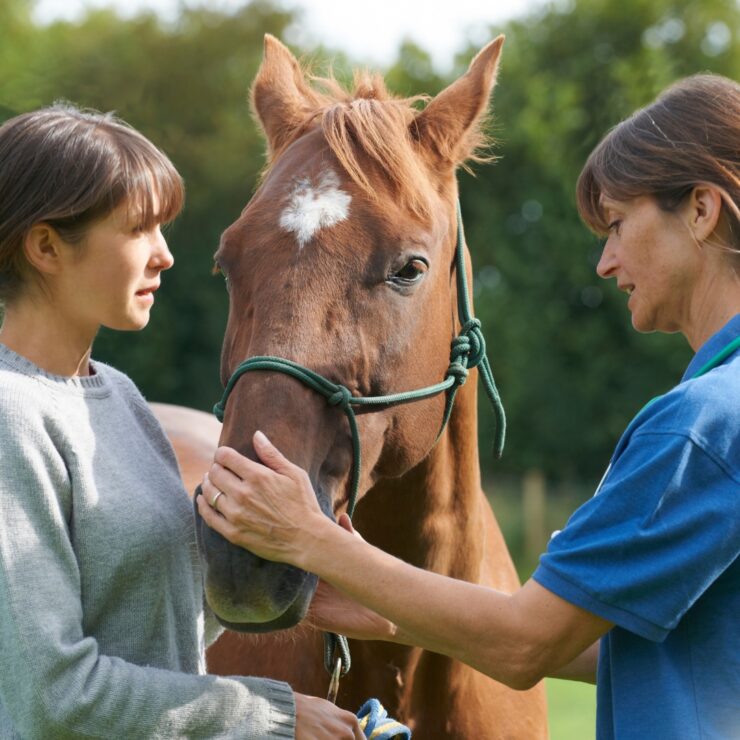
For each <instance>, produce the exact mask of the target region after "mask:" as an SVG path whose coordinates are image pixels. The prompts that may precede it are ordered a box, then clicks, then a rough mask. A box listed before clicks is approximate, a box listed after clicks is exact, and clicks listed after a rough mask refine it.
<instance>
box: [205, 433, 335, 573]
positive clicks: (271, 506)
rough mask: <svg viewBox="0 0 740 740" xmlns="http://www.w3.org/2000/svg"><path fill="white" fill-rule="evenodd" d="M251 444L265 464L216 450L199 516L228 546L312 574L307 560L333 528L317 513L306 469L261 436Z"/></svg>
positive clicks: (330, 523)
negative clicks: (295, 566)
mask: <svg viewBox="0 0 740 740" xmlns="http://www.w3.org/2000/svg"><path fill="white" fill-rule="evenodd" d="M253 445H254V449H255V452H256V453H257V455H258V457H259V458H260V460H261V461H262V464H261V463H258V462H254V461H253V460H250V459H249V458H247V457H244V456H243V455H240V454H239V453H238V452H236V450H233V449H231V448H230V447H219V448H218V450H216V454H215V456H214V463H213V465H212V466H211V469H210V471H209V472H208V473H206V475H205V477H204V479H203V484H202V487H201V490H202V494H203V495H201V496H199V497H198V511H199V512H200V515H201V516H202V517H203V519H204V520H205V522H206V524H207V525H208V526H209V527H211V529H213V530H215V531H216V532H218V533H219V534H221V535H223V536H224V537H225V538H226V539H227V540H229V542H232V543H233V544H235V545H239V546H240V547H244V548H246V549H247V550H251V551H252V552H254V553H255V554H257V555H259V556H260V557H263V558H266V559H268V560H278V561H281V562H286V563H291V564H293V565H297V566H299V567H303V568H304V569H306V570H309V569H310V568H307V567H305V566H304V564H303V563H302V562H301V561H302V559H303V557H304V556H307V555H308V554H310V551H311V547H312V546H313V545H314V544H316V545H318V544H319V541H320V539H321V537H322V535H321V534H320V533H321V532H324V531H325V530H326V529H327V528H329V529H330V528H332V527H333V526H334V525H333V523H332V522H331V521H330V520H329V519H328V518H327V517H326V516H325V515H324V514H323V513H322V511H321V509H320V508H319V504H318V501H317V500H316V494H315V493H314V491H313V487H312V486H311V482H310V481H309V479H308V475H307V474H306V472H305V471H304V470H302V469H301V468H299V467H298V466H297V465H294V464H293V463H291V462H290V461H289V460H288V459H286V458H285V457H284V456H283V455H282V454H281V453H280V451H279V450H278V449H277V448H276V447H274V446H273V445H272V444H271V443H270V441H269V440H268V439H267V437H265V435H264V434H262V432H256V433H255V435H254V438H253ZM216 497H218V498H216ZM214 502H215V507H214V505H213V504H214Z"/></svg>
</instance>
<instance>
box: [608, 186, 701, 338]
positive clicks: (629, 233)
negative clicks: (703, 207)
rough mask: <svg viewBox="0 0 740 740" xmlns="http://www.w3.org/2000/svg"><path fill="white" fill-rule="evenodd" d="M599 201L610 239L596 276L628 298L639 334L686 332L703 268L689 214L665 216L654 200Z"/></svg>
mask: <svg viewBox="0 0 740 740" xmlns="http://www.w3.org/2000/svg"><path fill="white" fill-rule="evenodd" d="M601 202H602V205H603V207H604V211H605V213H606V215H607V219H608V223H609V236H608V238H607V240H606V244H605V245H604V251H603V253H602V255H601V259H600V260H599V264H598V266H597V268H596V271H597V273H598V274H599V275H600V276H601V277H603V278H614V279H615V280H616V281H617V286H618V288H619V289H620V290H623V291H625V292H626V293H627V294H628V295H629V299H628V301H627V307H628V308H629V310H630V312H631V313H632V325H633V326H634V328H635V329H636V330H637V331H640V332H651V331H662V332H676V331H685V329H686V327H688V326H689V324H690V321H691V311H692V302H693V299H694V297H695V293H696V288H697V285H698V280H699V277H700V275H701V273H702V269H703V264H702V260H701V249H700V248H699V245H698V244H697V243H696V241H695V240H694V238H693V235H692V232H691V230H690V228H689V225H688V218H689V216H688V213H687V212H684V211H682V210H681V209H679V210H678V211H677V212H675V213H667V212H666V211H664V210H662V209H661V208H660V207H659V206H658V203H657V201H656V200H655V199H654V198H652V197H650V196H641V197H639V198H635V199H633V200H629V201H615V200H610V199H609V198H606V197H603V198H602V201H601Z"/></svg>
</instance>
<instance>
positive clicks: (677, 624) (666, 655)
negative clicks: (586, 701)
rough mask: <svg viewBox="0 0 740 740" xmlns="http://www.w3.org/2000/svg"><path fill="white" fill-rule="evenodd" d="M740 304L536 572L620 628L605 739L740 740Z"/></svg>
mask: <svg viewBox="0 0 740 740" xmlns="http://www.w3.org/2000/svg"><path fill="white" fill-rule="evenodd" d="M738 336H740V314H738V315H737V316H735V317H734V318H733V319H731V320H730V321H729V323H727V324H726V325H725V326H724V327H723V328H722V329H721V330H720V331H719V332H718V333H717V334H715V335H714V336H713V337H712V338H711V339H709V341H707V342H706V344H704V346H702V347H701V349H700V350H699V351H698V352H697V354H696V355H695V357H694V359H693V360H692V361H691V363H690V364H689V367H688V369H687V370H686V373H685V374H684V376H683V379H682V380H681V382H680V383H679V384H678V385H677V386H676V387H675V388H674V389H673V390H671V391H670V392H669V393H666V394H665V395H664V396H661V397H659V398H657V399H655V400H653V401H652V402H651V403H649V404H648V405H647V406H646V407H645V408H643V409H642V411H640V413H639V414H638V415H637V416H636V417H635V419H634V420H633V421H632V422H631V423H630V425H629V426H628V427H627V429H626V431H625V432H624V435H623V436H622V438H621V439H620V440H619V444H618V445H617V448H616V450H615V452H614V456H613V457H612V460H611V464H610V467H609V469H608V471H607V473H606V475H605V476H604V480H603V481H602V483H601V485H600V487H599V489H598V491H597V493H596V495H595V496H594V497H593V498H592V499H591V500H590V501H588V502H587V503H586V504H584V505H583V506H582V507H581V508H580V509H578V510H577V511H576V512H575V514H573V516H572V517H571V518H570V520H569V521H568V524H567V525H566V527H565V529H563V530H562V531H561V532H560V533H558V534H556V535H555V536H554V537H553V538H552V540H551V541H550V545H549V547H548V550H547V552H546V553H545V554H544V555H543V556H542V558H541V560H540V565H539V567H538V568H537V570H536V571H535V573H534V575H533V578H534V579H535V580H536V581H537V582H538V583H540V584H541V585H542V586H544V587H545V588H547V589H548V590H549V591H552V592H553V593H555V594H557V595H558V596H560V597H562V598H563V599H565V600H567V601H569V602H571V603H573V604H576V605H577V606H580V607H582V608H583V609H586V610H588V611H590V612H592V613H594V614H597V615H599V616H600V617H603V618H604V619H607V620H609V621H611V622H614V624H615V625H616V626H615V627H614V628H613V629H612V630H610V631H609V632H608V633H607V634H606V635H605V636H604V637H603V638H602V641H601V652H600V656H599V668H598V680H597V721H596V724H597V732H596V736H597V738H598V739H599V740H610V739H611V738H615V739H616V740H632V739H633V738H634V739H635V740H636V739H638V738H639V739H640V740H644V739H645V738H647V739H648V740H699V739H702V740H703V739H704V738H707V739H708V738H712V739H715V738H716V739H717V740H719V739H720V738H721V739H722V740H728V739H729V738H734V739H735V740H737V739H739V738H740V349H737V350H735V351H734V352H733V353H732V354H730V355H729V356H728V357H727V358H726V359H724V360H723V361H722V363H721V364H720V365H719V366H717V367H716V368H714V369H712V370H710V371H709V372H707V373H706V374H704V375H702V376H700V377H698V378H694V377H693V376H694V375H695V374H696V372H697V371H698V370H699V369H700V368H702V367H703V366H704V365H705V364H706V363H707V362H708V361H709V360H710V359H712V358H713V357H715V356H716V355H717V354H718V353H719V352H720V351H721V350H722V349H723V348H725V347H727V345H728V344H729V343H730V342H732V341H733V340H735V339H736V338H737V337H738Z"/></svg>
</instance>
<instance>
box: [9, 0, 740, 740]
mask: <svg viewBox="0 0 740 740" xmlns="http://www.w3.org/2000/svg"><path fill="white" fill-rule="evenodd" d="M32 10H33V2H32V0H2V2H0V121H2V120H5V119H6V118H9V117H11V116H12V115H14V114H16V113H21V112H24V111H27V110H31V109H33V108H37V107H39V106H43V105H48V104H50V103H52V102H53V101H55V100H59V99H66V100H70V101H72V102H74V103H77V104H78V105H81V106H85V107H91V108H96V109H99V110H105V111H107V110H115V111H116V112H117V113H118V114H119V115H120V116H121V117H122V118H124V119H125V120H127V121H129V122H130V123H131V124H132V125H134V126H135V127H136V128H138V129H139V130H141V131H142V132H143V133H144V134H145V135H147V136H148V137H150V138H151V139H152V140H153V141H154V142H156V143H157V144H158V145H159V146H160V147H162V148H163V149H164V150H165V151H166V152H167V153H168V154H169V156H170V157H171V158H172V160H173V161H174V163H175V165H176V166H177V167H178V169H179V170H180V172H181V173H182V174H183V176H184V178H185V181H186V183H187V190H188V198H187V205H186V209H185V212H184V214H183V215H182V216H181V217H180V218H179V219H178V220H177V222H176V223H175V224H174V225H173V226H172V227H171V228H170V231H169V233H168V239H169V242H170V245H171V247H172V249H173V251H174V254H175V257H176V260H177V264H176V266H175V269H174V270H172V271H171V272H170V273H168V274H167V276H166V279H165V280H164V282H163V287H162V289H161V290H160V292H159V293H158V299H157V309H156V310H155V311H154V312H153V318H152V321H151V323H150V325H149V327H148V328H147V330H146V331H144V332H141V333H138V334H134V335H131V334H127V335H122V334H116V333H114V332H107V331H103V332H102V333H101V335H100V337H99V338H98V341H97V344H96V352H95V354H96V356H97V357H98V358H99V359H101V360H104V361H107V362H110V363H112V364H113V365H115V366H116V367H119V368H120V369H122V370H123V371H124V372H126V373H128V374H129V375H131V376H132V377H133V378H134V380H135V381H136V382H137V383H138V385H139V386H140V387H141V389H142V390H143V392H144V394H145V395H146V396H147V397H148V398H149V399H150V400H158V401H166V402H171V403H179V404H184V405H189V406H193V407H196V408H200V409H204V410H209V409H210V408H211V406H212V404H213V402H214V401H215V400H216V399H217V398H218V397H219V396H220V391H221V389H220V382H219V373H218V367H219V354H220V343H221V337H222V333H223V330H224V327H225V322H226V312H227V297H226V292H225V290H224V287H223V282H222V280H221V279H218V278H213V277H212V276H211V267H212V255H213V252H214V251H215V248H216V246H217V244H218V240H219V236H220V233H221V231H222V230H223V229H224V228H225V227H226V226H227V225H228V224H230V223H231V222H232V221H233V220H234V219H235V218H236V217H237V216H238V215H239V213H240V212H241V210H242V208H243V206H244V204H245V203H246V201H247V200H248V199H249V197H250V195H251V193H252V192H253V189H254V187H255V183H256V180H257V177H258V173H259V171H260V169H261V168H262V166H263V163H264V159H263V143H262V141H261V139H260V136H259V134H258V132H257V129H256V126H255V125H254V123H253V122H252V121H251V118H250V114H249V107H248V104H247V90H248V86H249V84H250V82H251V80H252V78H253V77H254V74H255V72H256V70H257V67H258V65H259V62H260V60H261V56H262V37H263V34H264V33H266V32H269V33H272V34H275V35H276V36H278V37H281V38H286V35H287V36H290V29H291V28H293V27H294V26H295V24H296V23H300V17H299V16H296V15H295V14H294V13H292V12H288V11H285V10H282V9H280V8H278V7H277V6H275V5H271V4H270V3H269V2H267V1H265V0H259V1H258V2H252V3H247V2H246V1H245V4H244V6H243V7H242V9H241V10H239V11H238V12H233V13H228V14H227V13H225V12H214V11H212V10H208V9H207V8H205V7H203V8H200V9H185V8H183V10H182V11H181V13H180V15H179V17H178V18H177V19H176V20H175V21H169V22H164V21H162V20H161V19H159V18H158V17H157V16H155V15H153V14H140V15H138V16H135V17H133V18H127V19H122V18H120V17H118V16H117V15H116V14H115V13H113V12H112V11H89V12H88V13H87V15H86V16H85V17H83V18H82V19H81V20H80V21H77V22H55V23H52V24H50V25H38V24H35V23H34V22H33V20H32ZM286 32H287V33H286ZM501 32H504V33H505V34H506V36H507V41H506V45H505V48H504V55H503V62H502V66H501V69H500V74H499V79H498V85H497V88H496V92H495V95H494V104H493V117H492V123H491V133H492V134H493V136H494V137H495V138H496V139H497V145H496V147H495V149H494V151H495V153H496V154H497V155H498V156H499V160H498V161H497V163H496V164H495V165H487V166H480V167H477V168H476V172H475V175H474V176H471V175H468V174H466V173H461V175H460V186H461V196H462V208H463V214H464V218H465V224H466V233H467V238H468V243H469V245H470V248H471V252H472V255H473V263H474V266H475V272H476V279H475V285H474V292H475V304H476V312H477V314H478V315H479V317H480V318H481V319H482V321H483V326H484V331H485V333H486V336H487V340H488V346H489V355H490V357H491V361H492V363H493V367H494V371H495V373H496V378H497V382H498V384H499V387H500V389H501V392H502V396H503V399H504V402H505V404H506V408H507V413H508V419H509V435H508V441H507V449H506V452H505V455H504V457H503V459H502V460H501V461H500V462H498V463H496V464H495V465H494V463H493V462H492V460H491V457H490V453H489V450H490V448H491V436H492V422H493V419H492V415H491V413H490V411H489V409H488V407H487V405H485V403H483V404H482V405H481V414H480V445H481V453H482V454H481V461H482V465H483V468H484V475H485V481H486V488H487V490H489V491H490V492H491V498H492V501H493V504H494V508H495V510H496V513H497V516H498V519H499V521H500V522H501V524H502V527H503V529H504V533H505V535H506V538H507V542H508V544H509V547H510V549H511V550H512V552H513V554H514V556H515V559H516V561H517V563H518V566H519V568H520V572H521V574H522V576H523V577H526V576H527V574H528V572H529V571H530V570H531V568H532V567H533V565H534V563H535V558H536V554H537V553H538V552H540V551H541V548H542V547H544V545H545V543H546V539H547V533H548V532H550V531H552V530H553V529H555V528H560V527H562V526H563V524H564V522H565V520H566V518H567V516H568V514H569V513H570V512H571V511H572V510H573V509H574V508H575V507H576V506H577V505H578V504H579V503H580V502H581V501H583V500H584V499H585V498H586V497H587V496H589V495H590V494H591V493H592V491H593V488H594V485H595V483H596V482H597V481H598V478H599V477H600V475H601V473H602V471H603V469H604V468H605V467H606V464H607V462H608V459H609V457H610V455H611V451H612V449H613V446H614V445H615V443H616V441H617V439H618V437H619V434H620V432H621V431H622V429H623V428H624V427H625V425H626V424H627V422H628V420H629V419H630V418H631V417H632V416H633V415H634V414H635V413H636V412H637V411H638V410H639V408H640V407H641V406H642V405H643V404H644V403H645V402H646V401H647V400H648V399H650V398H651V397H652V396H654V395H656V394H658V393H661V392H662V391H664V390H666V389H668V388H669V387H671V386H672V385H673V384H675V382H677V380H678V379H679V378H680V376H681V374H682V372H683V370H684V368H685V365H686V364H687V362H688V360H689V359H690V356H691V351H690V349H689V347H688V346H687V345H686V343H685V341H684V340H683V338H682V337H680V336H665V335H654V336H650V337H647V336H642V335H638V334H636V333H635V332H634V331H633V330H632V328H631V325H630V318H629V313H628V311H627V310H626V307H625V298H624V296H623V295H621V294H620V293H619V292H618V291H617V290H616V287H615V286H614V285H612V284H611V283H608V284H607V283H604V282H603V281H600V280H599V279H598V277H597V276H596V274H595V272H594V268H595V265H596V262H597V261H598V257H599V254H600V251H601V244H600V243H599V241H598V240H597V239H596V238H595V237H594V236H593V235H591V234H590V233H589V232H588V231H587V230H586V229H585V228H584V227H583V225H582V224H581V223H580V222H579V219H578V216H577V213H576V209H575V204H574V197H573V190H574V185H575V181H576V178H577V176H578V173H579V171H580V168H581V166H582V165H583V163H584V161H585V160H586V157H587V156H588V153H589V152H590V150H591V149H592V148H593V146H594V145H595V144H596V143H597V141H598V140H599V139H600V138H601V136H602V135H603V134H604V133H605V132H606V131H607V130H608V129H609V127H610V126H613V125H614V124H615V123H617V122H618V121H619V120H621V119H622V118H623V117H625V116H626V115H629V114H630V113H631V112H632V111H633V110H634V109H635V108H636V107H639V106H641V105H644V104H646V103H647V102H649V101H650V100H651V99H652V98H653V97H654V96H655V95H656V94H657V93H658V92H659V91H660V90H661V89H663V88H664V87H665V86H666V85H668V84H669V83H670V82H672V81H673V80H675V79H677V78H679V77H682V76H685V75H688V74H692V73H695V72H701V71H712V72H717V73H720V74H724V75H727V76H729V77H732V78H734V79H738V78H740V6H739V5H738V2H737V0H558V1H557V2H555V3H553V4H550V5H544V6H541V7H540V8H539V9H537V10H534V11H532V12H530V13H529V14H528V15H526V16H524V17H521V18H517V19H515V20H512V21H510V22H508V23H507V24H505V25H502V26H497V27H493V28H490V36H491V38H493V37H494V36H495V35H497V34H498V33H501ZM293 50H294V51H295V52H296V53H297V54H298V55H302V56H304V58H306V59H310V60H313V61H314V63H315V64H314V66H315V68H316V69H317V71H325V70H326V66H327V64H328V62H329V60H333V64H334V68H335V70H336V72H337V74H338V76H339V77H340V78H341V77H347V76H348V72H349V70H350V68H351V65H352V60H351V59H349V58H347V57H346V55H343V54H341V53H338V52H337V51H336V50H332V49H326V48H322V49H300V48H295V47H293ZM476 51H477V48H472V46H471V47H470V48H461V49H460V53H459V55H458V58H457V62H456V68H455V69H453V70H449V73H448V74H442V73H440V71H439V70H436V69H435V68H434V67H433V65H432V60H431V56H430V55H429V53H428V52H427V51H425V50H424V49H423V48H420V47H419V46H417V45H415V44H413V43H405V44H402V45H401V47H400V48H399V50H398V54H397V58H396V60H395V62H394V63H393V64H392V65H391V66H390V67H389V68H388V69H386V70H383V71H384V72H385V74H386V79H387V81H388V83H389V86H390V87H391V89H393V90H395V91H396V92H397V93H399V94H401V95H408V94H415V93H419V92H427V93H431V94H434V93H436V92H438V91H439V90H440V89H442V87H444V86H445V85H446V84H448V83H449V82H450V81H451V80H452V79H453V78H454V77H456V76H457V75H458V74H461V73H462V72H463V71H464V70H465V69H466V67H467V63H468V62H469V60H470V58H471V57H472V56H473V54H474V53H475V52H476ZM522 489H524V492H523V494H522ZM545 501H546V506H545ZM549 692H550V700H551V709H550V718H551V730H552V737H553V740H564V739H565V738H568V740H579V739H580V738H588V737H592V736H593V726H594V722H593V712H594V698H593V689H592V688H589V687H586V686H582V685H575V684H564V683H562V682H550V684H549ZM575 707H578V708H577V709H575Z"/></svg>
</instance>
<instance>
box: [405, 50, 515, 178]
mask: <svg viewBox="0 0 740 740" xmlns="http://www.w3.org/2000/svg"><path fill="white" fill-rule="evenodd" d="M503 45H504V37H503V36H499V37H498V38H496V39H494V40H493V41H491V42H490V43H489V44H488V45H487V46H485V47H484V48H483V49H481V50H480V51H479V52H478V54H477V55H476V56H475V58H474V59H473V61H472V62H470V66H469V67H468V71H467V72H466V73H465V74H464V75H463V76H462V77H459V78H458V79H457V80H455V82H453V83H452V84H451V85H450V86H449V87H446V88H445V89H444V90H442V92H441V93H439V95H437V96H436V97H435V98H434V99H432V101H431V102H430V103H429V104H428V105H427V107H426V108H425V109H424V110H423V111H422V112H421V113H420V114H419V115H418V116H417V117H416V120H415V121H414V124H413V126H414V127H415V131H414V134H415V136H416V137H417V138H418V139H419V141H420V142H421V143H422V145H424V146H425V147H426V148H427V149H428V150H429V151H430V152H431V153H432V154H433V156H435V157H436V158H437V159H440V160H442V162H443V163H444V164H447V165H450V166H452V167H455V166H457V165H458V164H460V163H461V162H463V161H464V160H465V159H467V158H468V157H469V156H470V155H471V154H472V153H473V151H474V150H475V148H476V146H477V145H478V144H479V139H480V136H479V132H478V125H479V124H480V122H481V120H482V119H483V118H484V114H485V112H486V108H487V107H488V99H489V97H490V95H491V91H492V90H493V86H494V85H495V84H496V71H497V69H498V60H499V57H500V56H501V47H502V46H503Z"/></svg>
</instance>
